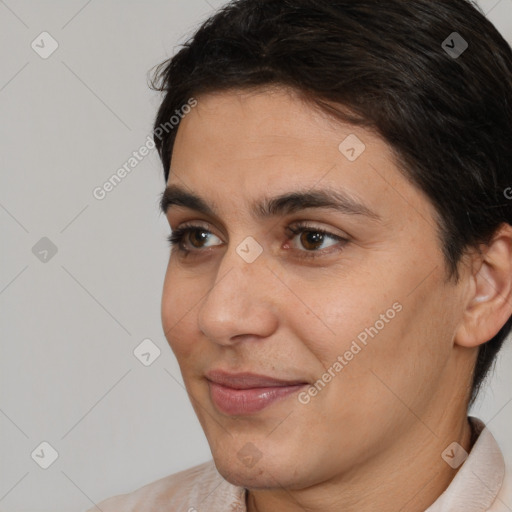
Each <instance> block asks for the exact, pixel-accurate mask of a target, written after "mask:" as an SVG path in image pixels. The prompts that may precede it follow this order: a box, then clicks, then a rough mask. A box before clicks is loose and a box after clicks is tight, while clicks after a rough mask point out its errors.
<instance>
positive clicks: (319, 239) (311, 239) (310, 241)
mask: <svg viewBox="0 0 512 512" xmlns="http://www.w3.org/2000/svg"><path fill="white" fill-rule="evenodd" d="M288 230H289V231H290V233H292V234H293V235H295V236H298V235H300V237H299V242H300V244H301V245H302V247H304V248H306V249H307V252H311V251H317V250H318V249H321V248H322V244H323V243H324V242H325V241H326V240H327V239H329V238H330V239H331V240H333V241H334V243H332V244H330V245H328V246H327V247H331V246H332V245H335V244H336V243H337V242H341V241H345V240H346V239H345V238H342V237H340V236H337V235H334V234H332V233H329V232H328V231H325V230H323V229H319V228H313V227H308V226H302V227H295V228H292V227H289V228H288ZM291 238H294V237H291ZM324 248H326V247H324Z"/></svg>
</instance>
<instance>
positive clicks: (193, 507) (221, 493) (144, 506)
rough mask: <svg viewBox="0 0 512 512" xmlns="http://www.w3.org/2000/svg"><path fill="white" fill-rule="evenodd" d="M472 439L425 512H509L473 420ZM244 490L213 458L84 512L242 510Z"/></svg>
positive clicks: (488, 443)
mask: <svg viewBox="0 0 512 512" xmlns="http://www.w3.org/2000/svg"><path fill="white" fill-rule="evenodd" d="M472 422H473V425H474V426H475V427H476V430H477V434H479V435H478V439H477V440H476V442H475V444H474V445H473V448H472V449H471V452H470V453H469V456H468V458H467V459H466V461H465V462H464V463H463V464H462V465H461V466H460V468H459V470H458V471H457V473H456V475H455V477H454V478H453V480H452V481H451V483H450V485H449V486H448V487H447V489H446V490H445V491H444V492H443V493H442V494H441V496H439V498H438V499H437V500H436V501H435V502H434V503H433V504H432V505H431V506H430V507H428V509H427V510H426V511H425V512H512V476H511V468H509V467H507V468H506V467H505V461H504V459H503V455H502V453H501V451H500V448H499V446H498V444H497V443H496V440H495V439H494V437H493V435H492V434H491V432H490V431H489V429H487V428H486V427H485V425H484V424H483V423H482V422H481V421H480V420H478V419H476V418H472ZM245 492H246V491H245V489H244V488H243V487H236V486H234V485H232V484H230V483H229V482H227V481H226V480H224V478H223V477H222V476H221V475H220V474H219V473H218V471H217V469H216V468H215V464H214V462H213V460H211V461H209V462H205V463H203V464H200V465H198V466H194V467H192V468H189V469H186V470H184V471H180V472H179V473H175V474H173V475H170V476H167V477H165V478H162V479H160V480H157V481H156V482H153V483H150V484H148V485H145V486H144V487H141V488H140V489H138V490H137V491H134V492H132V493H130V494H123V495H121V496H115V497H113V498H110V499H107V500H105V501H102V502H101V503H99V504H98V505H97V507H93V508H91V509H89V510H88V511H87V512H98V510H101V511H102V512H247V508H246V506H245Z"/></svg>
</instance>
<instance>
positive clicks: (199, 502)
mask: <svg viewBox="0 0 512 512" xmlns="http://www.w3.org/2000/svg"><path fill="white" fill-rule="evenodd" d="M243 496H244V489H242V488H239V487H235V486H234V485H232V484H230V483H229V482H227V481H226V480H224V478H222V476H221V475H220V474H219V473H218V471H217V469H216V467H215V464H214V462H213V460H210V461H208V462H205V463H203V464H199V465H197V466H194V467H191V468H189V469H185V470H183V471H180V472H178V473H174V474H172V475H169V476H166V477H165V478H162V479H160V480H157V481H155V482H152V483H150V484H147V485H145V486H144V487H141V488H140V489H137V490H136V491H134V492H131V493H129V494H123V495H119V496H114V497H112V498H109V499H107V500H104V501H102V502H101V503H98V504H97V506H96V507H93V508H91V509H89V510H88V511H87V512H97V511H98V509H99V510H101V511H102V512H157V511H158V512H196V511H197V510H201V511H203V510H208V509H210V508H211V510H216V509H215V508H214V507H218V506H221V507H222V506H226V505H228V506H229V505H232V504H236V505H240V508H239V510H241V511H243V510H244V508H245V507H244V508H242V507H241V505H242V498H243ZM203 502H204V503H203ZM206 504H207V508H205V505H206Z"/></svg>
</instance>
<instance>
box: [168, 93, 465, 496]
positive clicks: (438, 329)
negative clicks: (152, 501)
mask: <svg viewBox="0 0 512 512" xmlns="http://www.w3.org/2000/svg"><path fill="white" fill-rule="evenodd" d="M354 136H356V137H357V139H356V138H355V137H354ZM347 138H348V139H347ZM362 144H364V146H363V145H362ZM167 185H168V187H173V188H174V189H175V190H176V189H177V188H180V189H182V192H185V193H186V194H188V195H193V196H198V197H199V198H201V199H202V204H199V203H198V202H197V201H196V202H192V201H191V200H190V197H186V196H184V195H183V194H168V196H167V201H166V203H165V205H166V207H167V218H168V221H169V223H170V225H171V228H172V229H173V230H175V231H176V230H180V229H182V228H184V229H185V228H186V229H188V230H189V231H188V232H184V233H181V234H182V238H181V242H180V243H179V244H178V243H176V245H175V246H174V247H173V250H172V252H171V256H170V259H169V264H168V269H167V274H166V278H165V284H164V290H163V300H162V320H163V328H164V331H165V333H166V337H167V339H168V341H169V344H170V346H171V348H172V350H173V351H174V354H175V355H176V358H177V360H178V362H179V365H180V368H181V371H182V375H183V379H184V382H185V385H186V388H187V392H188V394H189V396H190V398H191V402H192V405H193V407H194V409H195V412H196V414H197V416H198V419H199V421H200V423H201V425H202V427H203V429H204V431H205V434H206V437H207V439H208V442H209V445H210V447H211V450H212V454H213V458H214V460H215V463H216V465H217V468H218V470H219V471H220V472H221V474H222V475H223V476H224V477H225V478H226V479H228V480H229V481H231V482H232V483H234V484H235V485H243V486H246V487H250V488H260V489H263V488H274V487H276V486H277V484H276V482H279V486H282V487H287V488H290V489H291V488H296V489H299V488H303V487H306V486H310V485H314V484H317V483H319V482H325V481H328V480H330V479H334V478H335V477H336V475H341V474H347V473H348V472H350V471H352V470H353V469H354V468H356V467H358V466H360V465H362V464H364V463H365V462H368V461H370V460H377V459H378V458H379V457H382V456H383V454H384V453H385V452H386V451H387V450H388V449H390V447H392V446H393V445H396V443H398V442H400V440H401V439H404V438H405V437H407V435H408V434H410V433H411V432H418V431H420V430H423V431H424V430H425V428H424V425H422V424H421V423H420V422H419V421H418V418H424V417H426V416H427V415H428V416H429V417H430V418H431V419H432V420H433V421H435V418H436V417H437V416H436V415H438V414H439V417H441V415H442V411H441V410H439V409H440V408H441V409H443V408H444V407H445V405H446V400H447V396H446V395H445V394H446V393H447V392H448V391H447V390H451V391H453V389H454V387H455V386H460V375H458V376H457V375H454V372H453V371H451V370H453V359H454V357H455V356H454V347H453V333H454V331H455V329H456V326H457V322H458V321H459V319H460V316H461V314H462V306H461V292H460V290H459V289H458V288H457V287H456V286H455V285H453V284H450V283H448V282H446V273H445V272H446V270H445V269H446V267H445V263H444V260H443V255H442V252H441V247H440V243H439V240H438V238H437V232H436V224H435V221H434V210H433V207H432V206H431V204H430V203H429V201H428V199H427V198H426V197H425V196H424V195H423V194H422V193H421V192H420V191H418V190H417V189H416V188H414V187H413V186H412V185H411V184H410V182H408V181H407V180H406V179H405V178H404V177H403V175H402V174H401V173H400V172H399V170H398V168H397V167H396V165H395V163H394V160H393V155H392V153H391V150H390V148H389V147H388V146H387V145H386V143H385V142H383V140H382V139H380V138H379V137H378V136H376V135H375V134H373V133H371V132H370V131H366V130H364V129H361V128H359V127H354V126H351V125H346V124H342V123H340V122H338V121H334V120H333V119H330V118H328V117H327V116H326V115H324V114H322V113H321V112H319V111H318V110H317V109H315V108H314V107H312V106H311V105H309V104H307V103H305V102H303V101H301V100H300V99H299V98H298V97H297V96H295V95H294V94H293V93H292V92H291V91H287V90H285V89H275V90H272V91H270V90H263V89H262V90H258V91H256V92H254V91H253V92H223V93H215V94H208V95H204V96H201V97H199V98H198V105H197V107H195V108H194V109H193V110H192V112H191V113H189V114H188V115H187V116H186V117H185V118H184V120H183V121H182V123H181V125H180V127H179V131H178V134H177V138H176V142H175V146H174V151H173V157H172V163H171V172H170V175H169V180H168V184H167ZM327 193H331V194H333V193H334V194H337V196H336V197H335V198H334V199H335V200H336V201H337V203H335V205H334V206H332V205H331V206H325V195H326V194H327ZM291 194H294V196H291V197H284V198H282V200H281V201H277V202H275V201H274V202H273V201H272V199H274V198H276V197H278V196H289V195H291ZM322 194H324V195H322ZM320 199H321V200H320ZM330 199H331V200H332V199H333V198H332V197H330ZM322 205H323V206H322ZM336 205H337V206H336ZM204 206H206V207H208V208H204ZM262 376H263V377H262ZM457 379H458V381H457ZM457 382H458V383H457ZM439 404H441V405H439ZM443 410H444V409H443Z"/></svg>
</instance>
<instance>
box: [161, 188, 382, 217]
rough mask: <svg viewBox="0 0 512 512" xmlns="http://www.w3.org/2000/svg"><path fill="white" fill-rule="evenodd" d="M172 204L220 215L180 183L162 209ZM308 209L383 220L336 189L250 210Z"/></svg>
mask: <svg viewBox="0 0 512 512" xmlns="http://www.w3.org/2000/svg"><path fill="white" fill-rule="evenodd" d="M172 206H181V207H184V208H189V209H191V210H195V211H197V212H200V213H203V214H205V215H208V216H211V217H216V218H218V217H219V216H218V213H217V208H216V207H215V206H210V205H209V204H208V203H207V202H206V201H205V200H204V199H203V198H201V197H200V196H198V195H196V194H193V193H191V192H189V191H187V190H185V189H183V188H181V187H180V186H178V185H169V186H168V187H167V188H166V189H165V191H164V192H163V194H162V198H161V201H160V209H161V211H162V212H163V213H164V214H167V211H168V210H169V208H171V207H172ZM308 208H324V209H329V210H335V211H337V212H341V213H344V214H347V215H361V216H365V217H368V218H370V219H373V220H376V221H380V220H382V219H381V216H380V215H379V214H377V213H376V212H374V211H373V210H371V209H370V208H369V207H368V206H366V205H364V204H363V203H361V202H359V201H357V200H356V199H355V198H353V197H351V196H350V195H348V194H347V193H345V192H342V191H337V190H333V189H330V188H328V189H321V190H307V191H301V190H298V191H292V192H288V193H285V194H282V195H279V196H276V197H271V198H264V199H263V200H262V201H260V202H256V203H253V204H252V205H251V208H250V211H251V213H252V214H253V216H254V217H255V218H257V219H265V218H269V217H274V216H277V215H287V214H292V213H295V212H298V211H301V210H306V209H308Z"/></svg>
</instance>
